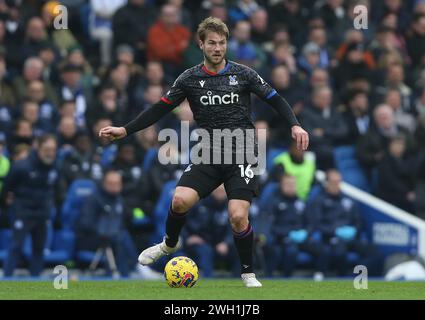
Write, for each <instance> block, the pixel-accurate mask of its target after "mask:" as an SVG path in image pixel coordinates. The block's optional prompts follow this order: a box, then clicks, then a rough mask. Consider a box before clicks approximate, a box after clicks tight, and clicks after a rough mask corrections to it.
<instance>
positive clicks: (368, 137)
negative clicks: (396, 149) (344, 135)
mask: <svg viewBox="0 0 425 320" xmlns="http://www.w3.org/2000/svg"><path fill="white" fill-rule="evenodd" d="M373 120H374V125H373V126H370V128H369V130H368V131H367V133H366V134H364V135H363V136H362V137H360V138H359V139H358V140H357V146H356V149H357V152H356V153H357V157H358V159H359V161H360V163H361V164H362V165H363V167H364V168H365V169H366V171H367V173H368V174H369V176H370V175H371V174H372V173H371V170H372V169H374V168H376V166H377V165H378V164H379V163H380V162H381V161H382V159H383V158H384V154H385V150H386V149H387V146H388V142H389V140H390V139H391V137H394V136H396V135H398V134H403V135H405V137H406V153H410V152H411V151H412V149H413V137H412V136H411V135H410V134H409V132H408V131H407V130H406V129H403V128H402V127H399V126H397V125H396V123H395V121H394V111H393V110H392V109H391V107H390V106H387V105H385V104H381V105H378V106H376V107H375V110H374V111H373Z"/></svg>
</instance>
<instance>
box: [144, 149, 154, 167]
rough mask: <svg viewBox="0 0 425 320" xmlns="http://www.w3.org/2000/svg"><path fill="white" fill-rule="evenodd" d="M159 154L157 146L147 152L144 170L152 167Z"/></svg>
mask: <svg viewBox="0 0 425 320" xmlns="http://www.w3.org/2000/svg"><path fill="white" fill-rule="evenodd" d="M157 155H158V149H157V148H150V149H149V150H148V151H147V152H146V154H145V157H144V159H143V171H148V170H149V169H150V168H151V166H152V164H153V163H154V161H155V158H156V156H157Z"/></svg>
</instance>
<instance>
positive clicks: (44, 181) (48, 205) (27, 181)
mask: <svg viewBox="0 0 425 320" xmlns="http://www.w3.org/2000/svg"><path fill="white" fill-rule="evenodd" d="M56 149H57V145H56V139H55V137H54V136H48V135H47V136H42V137H40V138H39V139H38V140H37V146H36V149H35V150H32V152H31V153H30V155H29V156H28V157H27V158H25V159H22V160H20V161H17V162H15V163H14V164H13V165H12V168H11V170H10V172H9V174H8V176H7V177H6V180H5V183H4V187H3V190H2V194H1V201H2V204H3V206H4V205H6V206H11V208H12V211H13V214H12V217H11V218H12V226H13V228H12V241H11V242H10V247H9V251H8V256H7V259H6V261H5V265H4V275H5V276H6V277H10V276H12V275H13V272H14V270H15V268H16V266H17V264H18V263H19V257H20V254H21V250H22V246H23V244H24V241H25V238H26V237H27V235H29V234H30V235H31V238H32V256H31V259H30V273H31V275H32V276H39V275H40V273H41V271H42V270H43V255H44V245H45V241H46V236H47V227H48V224H47V223H48V222H49V221H50V219H51V213H52V210H53V209H54V206H55V204H56V198H55V196H56V194H57V190H58V189H57V182H58V178H59V176H58V175H59V173H58V171H57V170H56V168H55V160H56Z"/></svg>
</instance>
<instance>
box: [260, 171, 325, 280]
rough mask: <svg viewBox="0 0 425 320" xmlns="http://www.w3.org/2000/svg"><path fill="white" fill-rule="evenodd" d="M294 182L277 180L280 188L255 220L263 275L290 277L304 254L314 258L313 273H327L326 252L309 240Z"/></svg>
mask: <svg viewBox="0 0 425 320" xmlns="http://www.w3.org/2000/svg"><path fill="white" fill-rule="evenodd" d="M296 189H297V187H296V178H295V177H293V176H290V175H288V173H286V174H285V175H283V176H282V177H281V178H280V187H279V190H277V192H276V194H274V195H273V197H272V198H271V199H270V202H269V203H268V205H267V206H266V208H265V209H264V210H263V212H261V213H260V216H259V217H258V219H259V220H261V221H259V222H258V223H259V229H260V233H259V236H258V239H257V241H258V242H259V243H260V245H262V246H264V250H265V253H266V254H267V263H266V265H267V271H266V272H267V274H268V275H269V276H272V275H273V272H274V271H277V270H282V271H283V275H284V276H285V277H290V276H292V274H293V272H294V270H295V268H296V267H297V265H298V261H297V257H298V254H299V253H300V252H301V251H302V252H308V253H310V254H312V255H313V257H314V270H315V272H320V273H323V272H325V271H326V269H327V267H328V266H327V265H326V264H327V260H329V257H328V256H329V252H325V251H324V250H326V248H325V247H324V246H322V245H321V244H320V243H319V242H317V241H314V240H313V239H312V238H311V237H310V234H309V232H310V226H309V225H308V224H307V220H306V218H305V214H306V212H305V202H304V201H303V200H301V199H300V198H299V197H298V196H297V191H296Z"/></svg>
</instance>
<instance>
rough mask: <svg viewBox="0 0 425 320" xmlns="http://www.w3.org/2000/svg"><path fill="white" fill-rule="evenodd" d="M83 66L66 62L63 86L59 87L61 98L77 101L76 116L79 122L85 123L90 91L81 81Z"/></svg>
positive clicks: (62, 74)
mask: <svg viewBox="0 0 425 320" xmlns="http://www.w3.org/2000/svg"><path fill="white" fill-rule="evenodd" d="M82 71H83V70H82V68H81V67H80V66H76V65H73V64H69V63H68V64H65V65H64V66H63V67H62V68H61V70H60V74H61V80H62V86H61V87H60V88H59V95H60V98H61V100H74V101H75V117H76V119H77V122H78V123H83V124H84V126H85V125H86V124H85V114H86V111H87V107H88V103H89V100H90V93H89V91H88V90H86V89H84V88H83V86H82V83H81V74H82Z"/></svg>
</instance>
